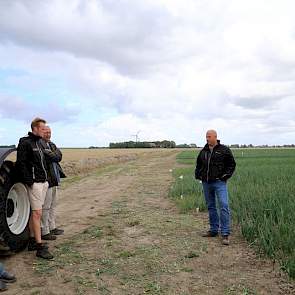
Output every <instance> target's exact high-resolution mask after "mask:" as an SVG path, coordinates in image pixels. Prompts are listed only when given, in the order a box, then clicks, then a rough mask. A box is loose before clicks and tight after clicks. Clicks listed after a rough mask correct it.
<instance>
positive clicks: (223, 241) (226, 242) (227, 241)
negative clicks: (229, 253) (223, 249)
mask: <svg viewBox="0 0 295 295" xmlns="http://www.w3.org/2000/svg"><path fill="white" fill-rule="evenodd" d="M222 245H225V246H229V238H228V236H222Z"/></svg>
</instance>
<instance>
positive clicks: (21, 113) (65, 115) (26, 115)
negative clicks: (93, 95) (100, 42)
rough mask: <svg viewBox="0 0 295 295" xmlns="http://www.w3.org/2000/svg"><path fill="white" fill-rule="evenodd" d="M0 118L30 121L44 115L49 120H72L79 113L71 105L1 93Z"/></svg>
mask: <svg viewBox="0 0 295 295" xmlns="http://www.w3.org/2000/svg"><path fill="white" fill-rule="evenodd" d="M0 104H1V109H0V118H1V117H2V118H6V119H10V120H17V121H26V122H30V121H31V120H32V119H33V118H35V117H42V118H44V119H46V120H47V121H48V122H53V123H54V122H58V121H62V122H70V121H72V120H73V119H74V118H75V116H76V115H77V114H78V110H77V109H75V108H72V107H71V106H61V105H58V104H57V103H55V102H49V103H42V101H39V102H36V103H34V102H28V101H27V100H25V99H24V98H21V97H14V96H8V95H1V94H0Z"/></svg>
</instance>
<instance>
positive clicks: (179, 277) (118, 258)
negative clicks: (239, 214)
mask: <svg viewBox="0 0 295 295" xmlns="http://www.w3.org/2000/svg"><path fill="white" fill-rule="evenodd" d="M175 155H176V153H175V151H168V150H167V151H166V152H165V153H161V154H151V155H146V156H144V157H141V158H139V159H137V160H134V161H130V162H127V163H124V164H123V163H120V164H117V165H116V166H110V167H109V168H104V169H103V170H101V171H96V172H93V173H92V174H91V175H90V176H89V177H87V178H83V179H77V180H76V181H75V182H73V183H71V184H70V185H65V186H64V187H63V189H62V190H61V191H60V198H59V206H58V216H59V219H58V221H59V224H61V226H62V227H63V228H64V229H65V235H64V236H62V237H59V239H58V240H57V241H55V242H51V243H50V249H51V250H52V251H53V252H54V254H55V260H54V261H52V262H46V261H42V260H37V259H36V258H35V256H34V254H33V253H29V252H27V251H24V252H22V253H19V254H17V255H15V256H13V257H11V258H9V259H7V260H6V261H5V264H6V266H7V269H9V270H12V271H14V272H15V273H16V275H17V277H18V282H17V283H16V284H14V285H11V286H9V287H10V288H9V291H8V292H7V293H6V294H42V295H43V294H210V295H211V294H295V293H294V290H295V289H294V288H293V287H294V284H293V286H292V285H291V284H290V283H289V284H288V283H287V281H286V280H285V279H284V278H283V277H281V276H280V274H279V273H276V272H274V271H273V270H272V265H271V263H270V262H268V261H263V260H259V259H258V258H257V257H256V256H255V255H254V254H253V251H252V250H251V249H250V248H249V247H248V246H247V245H246V243H245V242H243V240H242V239H241V238H240V236H239V234H237V233H235V234H234V235H233V237H232V245H231V246H230V247H225V246H221V245H220V241H219V239H218V238H214V239H211V240H208V239H205V238H201V237H200V236H199V233H200V232H201V231H202V230H203V229H205V228H206V227H207V217H206V214H198V215H182V214H179V213H178V211H177V209H176V207H175V205H174V204H173V202H172V201H171V200H169V199H168V197H167V192H168V189H169V186H170V184H171V181H172V176H171V173H170V172H169V169H171V168H173V167H175V166H176V163H175ZM292 288H293V289H292ZM254 292H256V293H254Z"/></svg>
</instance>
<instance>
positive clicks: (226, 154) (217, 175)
mask: <svg viewBox="0 0 295 295" xmlns="http://www.w3.org/2000/svg"><path fill="white" fill-rule="evenodd" d="M235 167H236V162H235V159H234V157H233V154H232V152H231V150H230V149H229V148H228V147H227V146H225V145H223V144H220V142H219V141H218V143H217V145H216V146H215V147H214V149H213V151H212V153H211V151H210V149H209V145H208V144H206V145H205V146H204V148H203V149H202V150H201V151H200V153H199V155H198V157H197V161H196V169H195V177H196V179H199V180H202V181H205V182H208V181H215V180H223V181H226V180H227V179H229V178H230V177H231V176H232V175H233V173H234V171H235Z"/></svg>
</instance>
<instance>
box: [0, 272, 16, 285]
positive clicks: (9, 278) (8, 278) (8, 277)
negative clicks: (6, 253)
mask: <svg viewBox="0 0 295 295" xmlns="http://www.w3.org/2000/svg"><path fill="white" fill-rule="evenodd" d="M0 281H2V282H4V283H14V282H16V277H15V275H13V274H10V273H9V272H7V271H4V272H3V273H2V275H1V276H0Z"/></svg>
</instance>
